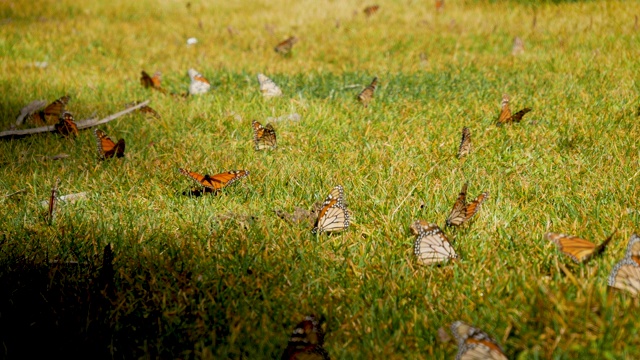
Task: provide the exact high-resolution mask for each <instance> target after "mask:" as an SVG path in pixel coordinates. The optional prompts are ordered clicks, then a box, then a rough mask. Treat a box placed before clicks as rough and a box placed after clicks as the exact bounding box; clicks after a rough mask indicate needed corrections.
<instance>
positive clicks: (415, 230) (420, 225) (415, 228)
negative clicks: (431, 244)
mask: <svg viewBox="0 0 640 360" xmlns="http://www.w3.org/2000/svg"><path fill="white" fill-rule="evenodd" d="M430 225H431V223H429V222H426V221H424V220H416V221H414V222H413V223H412V224H411V225H409V230H410V231H411V234H413V235H415V236H418V235H420V233H421V232H422V231H426V229H428V228H429V226H430Z"/></svg>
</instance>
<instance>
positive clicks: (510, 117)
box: [498, 94, 531, 125]
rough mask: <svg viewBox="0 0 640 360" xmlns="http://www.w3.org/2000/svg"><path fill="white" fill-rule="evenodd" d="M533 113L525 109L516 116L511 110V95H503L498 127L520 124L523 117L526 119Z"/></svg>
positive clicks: (529, 109)
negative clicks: (529, 113)
mask: <svg viewBox="0 0 640 360" xmlns="http://www.w3.org/2000/svg"><path fill="white" fill-rule="evenodd" d="M530 111H531V108H524V109H522V110H520V111H518V112H516V113H515V114H511V109H510V108H509V95H507V94H503V95H502V110H501V111H500V116H498V125H504V124H509V123H513V122H520V121H521V120H522V117H524V116H525V115H526V114H527V113H528V112H530Z"/></svg>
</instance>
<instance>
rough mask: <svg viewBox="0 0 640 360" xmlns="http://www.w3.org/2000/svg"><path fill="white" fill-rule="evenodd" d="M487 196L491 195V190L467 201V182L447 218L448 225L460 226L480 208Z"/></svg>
mask: <svg viewBox="0 0 640 360" xmlns="http://www.w3.org/2000/svg"><path fill="white" fill-rule="evenodd" d="M487 197H489V192H488V191H485V192H483V193H482V194H480V195H478V197H476V198H475V199H474V200H473V201H472V202H470V203H467V184H466V183H465V184H464V185H463V186H462V190H460V194H459V195H458V199H457V200H456V202H455V203H454V204H453V209H451V213H450V214H449V217H448V218H447V226H460V225H462V224H464V223H465V222H467V221H469V219H471V218H472V217H473V215H475V214H476V213H477V212H478V210H480V205H482V203H483V202H484V201H485V200H486V199H487Z"/></svg>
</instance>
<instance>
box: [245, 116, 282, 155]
mask: <svg viewBox="0 0 640 360" xmlns="http://www.w3.org/2000/svg"><path fill="white" fill-rule="evenodd" d="M251 126H252V127H253V144H254V147H255V149H256V150H264V149H275V148H276V146H277V144H276V131H275V129H274V128H273V126H271V124H267V125H265V126H262V124H260V123H259V122H257V121H256V120H253V121H252V122H251Z"/></svg>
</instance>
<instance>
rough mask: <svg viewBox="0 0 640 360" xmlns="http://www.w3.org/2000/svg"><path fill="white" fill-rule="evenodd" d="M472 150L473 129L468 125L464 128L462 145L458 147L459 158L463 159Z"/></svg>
mask: <svg viewBox="0 0 640 360" xmlns="http://www.w3.org/2000/svg"><path fill="white" fill-rule="evenodd" d="M470 152H471V131H470V130H469V128H468V127H464V128H462V139H461V140H460V146H459V147H458V159H461V158H462V157H463V156H465V155H469V153H470Z"/></svg>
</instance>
